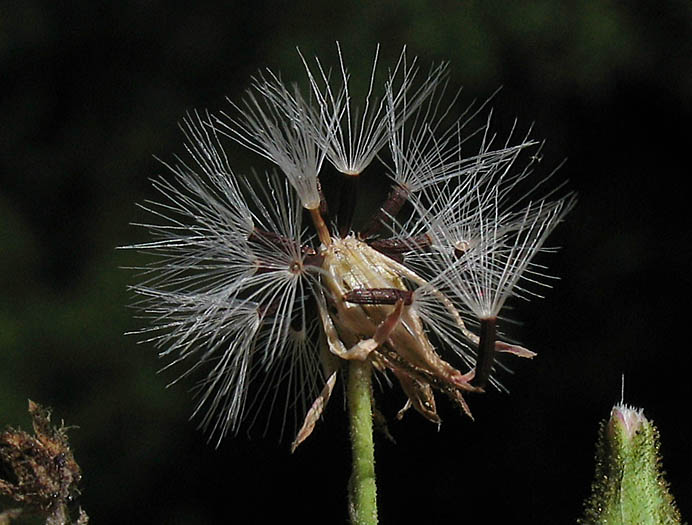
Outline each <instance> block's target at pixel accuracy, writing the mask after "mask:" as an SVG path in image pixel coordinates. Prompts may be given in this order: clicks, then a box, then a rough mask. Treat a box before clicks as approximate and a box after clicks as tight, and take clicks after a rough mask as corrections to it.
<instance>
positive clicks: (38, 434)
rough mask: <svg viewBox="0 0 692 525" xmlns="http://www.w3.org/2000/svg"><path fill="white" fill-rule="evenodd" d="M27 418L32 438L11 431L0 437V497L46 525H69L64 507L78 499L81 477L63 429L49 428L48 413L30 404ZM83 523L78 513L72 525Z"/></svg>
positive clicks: (13, 430)
mask: <svg viewBox="0 0 692 525" xmlns="http://www.w3.org/2000/svg"><path fill="white" fill-rule="evenodd" d="M29 414H30V415H31V418H32V423H33V427H34V435H30V434H28V433H26V432H23V431H21V430H15V429H14V428H11V427H8V428H7V429H6V430H5V431H4V432H3V433H2V434H0V495H3V496H7V497H9V498H11V499H13V500H14V501H16V502H17V503H20V504H22V505H23V506H24V511H25V512H33V513H39V514H42V515H45V517H46V525H59V524H67V523H71V522H72V521H71V520H70V517H69V512H68V506H69V505H70V504H71V503H72V502H74V501H75V499H76V497H77V496H78V495H79V489H78V488H77V485H78V484H79V481H80V480H81V478H82V473H81V470H80V468H79V465H77V463H76V462H75V459H74V455H73V453H72V450H71V449H70V446H69V443H68V440H67V427H65V426H64V424H62V423H61V425H60V427H54V426H52V425H51V423H50V415H51V414H50V410H49V409H47V408H44V407H42V406H41V405H39V404H37V403H34V402H33V401H31V400H29ZM0 516H2V515H0ZM11 517H15V516H14V515H13V516H8V519H9V518H11ZM87 522H88V518H87V515H86V513H84V511H82V510H81V509H79V516H78V517H77V518H76V520H75V523H78V524H86V523H87Z"/></svg>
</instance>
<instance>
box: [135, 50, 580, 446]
mask: <svg viewBox="0 0 692 525" xmlns="http://www.w3.org/2000/svg"><path fill="white" fill-rule="evenodd" d="M337 51H338V66H337V68H336V73H334V74H332V73H330V72H329V70H328V69H327V68H326V67H325V66H324V65H323V63H322V62H321V61H320V60H319V59H315V61H314V63H312V64H310V63H309V62H308V60H306V59H305V58H304V57H303V56H302V55H301V59H302V60H303V64H304V66H305V71H306V75H307V80H308V83H309V94H308V95H305V94H304V93H302V92H301V91H300V89H299V88H298V87H297V85H287V84H286V83H285V82H284V81H283V80H282V79H281V77H280V75H278V74H275V73H273V72H271V71H269V70H266V71H264V72H262V73H260V74H258V75H257V76H256V77H255V78H254V79H253V80H252V82H251V85H250V88H249V89H248V90H247V91H246V92H245V96H244V98H243V99H242V100H241V102H240V103H234V102H231V105H232V110H231V111H228V112H222V113H220V114H219V115H211V114H208V113H199V112H194V113H192V114H190V115H188V116H187V117H186V118H185V119H184V120H183V123H182V125H181V129H182V130H183V133H184V135H185V138H186V142H185V149H186V152H187V154H186V156H184V157H176V158H175V159H174V161H173V162H164V163H163V164H164V166H165V167H166V168H167V169H168V171H169V174H168V175H165V176H161V177H159V178H156V179H155V180H154V181H153V185H154V187H155V188H156V189H157V190H158V192H159V200H158V201H154V202H145V203H143V204H142V205H141V207H142V208H143V209H144V210H145V211H146V212H147V213H148V214H149V215H150V216H151V217H152V220H150V221H148V222H146V223H143V224H140V226H144V227H145V228H147V229H148V230H150V232H151V235H152V240H150V241H148V242H144V243H140V244H135V245H131V246H128V247H127V248H132V249H136V250H140V251H143V252H146V253H149V254H151V256H152V259H151V262H150V263H149V264H148V265H146V266H142V267H140V268H139V270H140V271H141V275H142V277H141V281H140V283H139V284H137V285H135V286H133V287H132V289H133V291H134V292H135V293H136V294H137V295H138V297H139V302H138V303H137V306H138V307H139V308H140V309H141V311H142V312H143V314H144V315H145V316H146V317H148V318H149V319H150V325H149V326H147V327H145V328H143V329H142V330H140V331H138V332H137V333H138V334H139V335H140V336H141V337H142V339H143V341H144V342H149V343H152V344H154V345H156V346H157V347H158V348H159V349H160V355H161V357H162V358H164V359H166V360H167V365H166V368H170V369H179V370H180V371H179V372H178V376H177V379H175V380H174V382H178V381H180V380H182V379H186V378H188V377H190V378H194V380H195V381H196V387H195V389H194V391H195V394H196V400H197V401H196V407H195V410H194V415H195V416H196V417H198V418H199V420H200V421H201V425H202V427H203V428H204V429H205V430H206V431H207V432H208V433H209V435H210V436H211V438H212V439H214V440H215V441H216V442H217V443H219V442H220V441H221V440H222V439H223V437H225V436H226V435H228V434H229V433H233V432H237V431H238V429H239V428H240V427H241V424H243V423H247V424H248V425H249V426H254V425H259V424H260V422H261V420H262V419H263V418H262V417H261V415H260V414H262V413H263V412H265V411H262V410H260V407H261V405H268V406H269V410H268V412H269V413H270V414H271V413H273V414H275V415H276V417H277V418H278V419H279V420H280V422H281V428H282V429H284V428H285V427H287V426H290V425H293V427H294V429H295V430H296V431H297V434H296V438H295V440H294V441H293V448H295V447H296V446H298V445H299V444H300V443H301V442H302V441H303V440H305V439H306V438H307V437H308V436H309V435H310V433H311V432H312V431H313V429H314V427H315V425H316V423H317V421H318V420H319V418H320V417H321V415H322V413H323V411H324V409H325V407H326V405H327V402H328V400H329V398H330V396H331V394H332V391H333V390H334V386H335V383H336V382H337V379H338V377H339V375H340V371H341V369H342V368H343V364H344V363H345V362H347V361H350V360H358V361H369V362H370V363H371V364H372V366H373V367H374V369H375V370H376V371H377V373H381V374H385V375H387V376H389V377H390V378H391V377H393V378H395V380H396V381H397V382H398V384H399V386H400V387H401V389H402V391H403V392H404V394H405V396H406V398H407V401H406V404H405V405H404V407H403V408H402V410H401V411H400V412H399V413H398V414H397V417H398V418H400V417H401V416H402V415H403V414H404V412H405V411H406V410H407V409H408V408H414V409H415V410H416V411H417V412H419V413H420V414H421V415H422V416H423V417H425V418H426V419H428V420H430V421H433V422H435V423H437V424H439V422H440V421H441V418H440V416H439V414H438V412H437V404H436V401H435V394H436V393H437V394H444V395H445V396H447V397H448V398H449V399H450V400H451V401H452V402H453V403H454V404H456V405H457V406H458V407H459V408H460V409H461V410H462V411H463V412H465V413H466V414H468V415H471V412H470V408H469V405H468V404H467V402H466V396H467V395H469V394H473V393H477V392H482V391H483V390H484V388H485V384H486V382H489V383H490V384H492V385H494V386H496V387H498V388H502V387H501V384H500V382H499V380H498V379H497V374H495V360H494V356H495V355H496V353H497V352H501V353H511V354H514V355H518V356H521V357H531V356H533V355H534V354H533V352H531V351H530V350H528V349H526V348H523V347H521V346H518V345H516V344H511V343H508V342H505V341H502V340H500V339H498V338H499V337H502V333H501V332H500V331H499V330H497V329H496V325H497V323H498V319H500V320H501V319H502V315H501V311H502V309H503V307H504V305H505V303H506V301H507V300H508V299H509V298H511V297H518V298H524V299H526V298H530V297H536V296H539V294H538V293H537V291H536V290H535V285H537V286H545V285H547V283H548V279H549V278H548V277H547V275H546V274H545V271H544V267H543V266H542V265H539V264H538V263H536V262H534V258H535V256H536V255H537V254H538V253H540V252H545V251H551V250H549V249H547V248H546V247H545V245H544V244H545V241H546V238H547V237H548V235H549V234H550V232H551V231H552V230H553V229H554V228H555V226H556V225H557V224H558V223H559V222H560V221H562V219H563V218H564V216H565V214H566V213H567V212H568V211H569V210H570V208H571V207H572V205H573V204H574V197H573V196H571V195H567V196H564V197H561V198H558V197H556V192H555V191H554V190H553V191H547V192H546V191H544V190H543V188H544V187H547V186H548V181H549V179H550V177H546V178H544V179H540V180H539V181H538V182H537V183H531V182H530V181H531V178H532V173H533V167H534V165H533V163H532V162H529V163H528V164H527V165H525V166H523V167H522V165H521V159H522V158H523V157H524V156H525V152H527V151H534V156H533V157H532V158H534V159H535V158H537V154H536V153H535V150H536V149H540V144H538V143H537V142H536V141H534V140H532V139H531V138H530V137H529V136H528V134H527V135H526V136H524V137H520V138H519V140H515V137H514V136H515V135H516V131H515V129H513V130H512V132H511V133H510V134H509V136H508V137H507V138H505V139H503V140H502V139H500V138H498V137H497V136H496V135H495V134H493V133H492V132H491V131H490V116H488V118H487V120H485V121H484V122H483V123H482V124H481V125H478V126H477V125H475V124H473V123H474V122H475V121H476V119H477V116H478V115H479V113H480V112H481V111H482V110H483V108H484V107H485V104H481V105H480V106H471V107H469V108H468V109H467V110H466V111H464V112H463V113H462V114H461V116H459V117H458V118H452V116H453V114H454V112H455V104H454V102H456V100H457V97H458V96H459V93H458V92H457V93H456V94H454V95H453V96H452V103H451V104H448V105H446V104H443V103H442V102H441V100H442V98H443V95H444V93H445V91H446V87H447V81H446V77H447V65H446V64H440V65H437V66H433V67H432V68H430V70H429V72H428V74H427V76H423V75H420V73H419V67H418V64H417V61H416V59H415V58H414V59H413V60H409V59H408V58H407V54H406V48H404V49H403V50H402V52H401V54H400V56H399V59H398V61H397V63H396V64H395V65H394V67H393V68H391V69H389V70H388V72H387V75H386V78H385V81H384V84H383V86H381V87H380V86H378V85H377V82H376V78H377V75H376V72H377V69H378V57H379V48H378V49H377V50H376V52H375V59H374V61H373V67H372V72H371V75H370V78H369V81H368V88H367V93H366V96H365V98H364V100H362V101H361V103H360V104H357V103H356V102H355V101H354V100H353V99H352V94H351V92H350V87H349V81H350V77H349V73H348V72H347V68H346V66H345V63H344V58H343V55H342V51H341V47H340V46H339V45H338V44H337ZM448 119H452V124H451V125H447V124H444V122H446V121H447V120H448ZM470 137H476V138H478V139H480V147H479V148H478V149H476V150H475V151H473V152H472V153H471V154H469V153H468V151H467V150H468V149H469V145H470V142H469V138H470ZM229 138H230V139H232V141H235V142H236V143H239V144H240V145H242V146H244V147H246V148H248V149H249V150H251V151H253V152H255V153H256V154H258V155H259V156H260V157H262V158H264V159H265V160H267V161H269V162H270V163H271V164H272V165H273V169H272V170H270V171H268V172H265V173H263V174H260V173H257V172H252V173H251V174H250V175H247V176H244V175H240V174H237V173H236V172H234V171H233V169H232V168H231V164H232V162H231V160H230V159H229V156H228V154H227V152H226V151H227V150H226V142H227V139H229ZM387 152H388V154H389V155H390V158H391V165H388V166H386V168H387V169H388V171H389V175H390V177H391V179H392V191H391V193H390V194H389V197H388V199H387V200H386V201H385V202H384V203H383V204H382V206H381V208H380V209H379V210H376V213H375V214H374V216H373V218H372V219H371V221H370V222H369V223H368V224H367V225H366V226H365V227H364V228H363V229H361V230H360V231H358V232H354V231H353V229H352V225H351V222H350V217H347V218H346V222H347V224H346V228H342V230H341V232H337V231H333V225H334V221H333V219H334V218H333V217H331V216H330V215H329V210H330V209H339V203H338V202H337V203H330V206H327V205H326V204H327V203H326V202H325V200H324V197H323V194H322V192H321V182H320V172H321V169H322V166H323V163H324V161H325V159H326V160H328V161H329V162H330V163H331V164H332V165H333V166H334V167H335V168H336V170H337V171H339V172H341V173H342V174H343V176H344V177H345V179H348V180H353V179H354V178H356V177H359V176H360V174H361V173H362V172H363V171H364V170H365V169H366V168H367V167H368V166H369V165H371V164H373V163H378V162H380V154H381V153H387ZM527 183H528V184H529V186H530V187H531V188H532V189H531V190H530V191H528V192H519V191H518V190H519V188H521V187H523V186H526V185H527ZM346 188H347V189H346V190H344V191H342V192H341V193H340V194H339V195H338V197H341V198H342V199H343V200H344V201H348V200H349V199H351V200H352V199H353V197H354V196H353V195H348V194H344V193H348V191H351V190H349V189H348V188H350V187H349V186H346ZM406 203H408V205H407V206H406V207H405V206H404V205H405V204H406ZM334 204H336V206H333V205H334ZM342 208H344V207H342ZM306 209H307V210H309V214H306V213H304V211H305V210H306ZM402 212H403V213H402ZM339 213H341V214H342V212H341V211H340V212H339ZM342 215H343V214H342ZM308 216H309V217H310V221H308V222H304V218H305V217H308ZM340 220H343V217H340Z"/></svg>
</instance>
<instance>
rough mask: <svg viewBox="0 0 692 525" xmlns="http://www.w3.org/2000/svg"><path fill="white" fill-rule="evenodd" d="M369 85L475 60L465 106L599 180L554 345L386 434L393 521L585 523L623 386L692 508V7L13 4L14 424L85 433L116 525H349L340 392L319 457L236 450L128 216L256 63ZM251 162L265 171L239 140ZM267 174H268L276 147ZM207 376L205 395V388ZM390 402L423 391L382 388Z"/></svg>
mask: <svg viewBox="0 0 692 525" xmlns="http://www.w3.org/2000/svg"><path fill="white" fill-rule="evenodd" d="M337 39H338V40H339V41H341V43H342V46H343V49H344V52H345V55H346V59H347V62H348V65H349V67H350V69H351V70H352V71H353V74H354V76H356V77H358V76H362V75H366V74H367V72H368V69H369V67H370V66H371V60H372V55H373V52H374V48H375V44H376V43H377V42H380V43H381V44H382V46H383V48H382V53H383V60H382V63H383V64H391V63H392V62H391V59H392V57H395V56H396V55H397V54H398V52H399V50H400V49H401V46H402V45H403V44H407V45H408V46H409V50H410V54H411V55H418V56H419V58H420V60H421V63H422V64H423V65H424V66H427V64H430V63H431V62H438V61H440V60H449V61H450V63H451V69H452V84H453V85H455V86H456V85H463V86H464V92H463V95H462V98H461V103H460V108H463V106H465V105H466V104H467V103H469V102H470V101H471V100H473V99H474V98H479V99H481V100H482V99H484V98H485V97H487V96H488V95H489V94H490V93H491V92H493V91H494V90H495V89H496V88H497V87H498V86H503V89H502V91H501V93H500V94H499V95H498V96H497V97H496V98H495V99H494V100H493V103H492V106H493V107H494V108H495V122H496V123H497V125H498V126H499V127H500V129H502V128H504V129H507V128H508V127H509V126H511V124H512V122H513V119H514V118H515V117H517V118H518V119H519V122H520V123H521V124H522V125H525V126H527V127H528V126H529V125H530V124H531V123H534V133H533V136H535V137H537V138H545V139H546V140H547V143H546V146H545V148H544V161H543V163H542V165H541V169H544V170H545V172H546V173H547V172H548V171H550V169H552V168H553V167H554V166H556V165H557V164H558V163H559V162H560V161H561V160H563V159H564V158H565V157H566V158H567V159H568V160H567V163H566V164H565V166H564V167H563V168H562V169H561V170H560V172H559V174H558V175H557V177H559V178H560V180H563V179H569V180H570V183H569V184H570V188H572V189H574V190H576V191H577V192H578V193H579V203H578V206H577V208H576V209H575V210H574V211H573V212H572V213H571V214H570V216H569V217H568V219H567V221H566V223H565V224H563V225H561V226H560V227H559V228H558V230H557V231H556V232H555V234H554V236H553V238H552V244H553V245H555V244H557V245H560V246H562V247H563V249H562V250H561V251H560V252H559V253H558V254H557V255H555V256H553V257H551V258H550V261H549V263H550V268H551V272H552V273H553V274H555V275H559V276H560V277H561V280H560V281H558V282H557V283H556V284H555V287H554V289H553V290H551V291H549V292H548V293H547V297H546V299H544V300H542V301H536V302H532V303H529V304H524V305H521V308H519V309H517V310H516V311H515V312H513V313H512V316H513V317H514V318H516V319H518V320H520V321H522V322H523V324H522V325H521V326H517V327H513V328H512V329H511V332H512V334H513V335H514V336H515V337H517V338H518V339H519V340H521V341H522V342H523V343H524V344H526V346H528V347H530V348H532V349H534V350H536V351H537V352H538V353H539V356H538V358H537V359H535V360H534V361H533V362H520V363H517V364H516V365H515V366H514V369H515V372H516V373H515V374H514V375H511V376H506V377H505V378H504V383H505V384H506V385H507V386H508V388H509V389H510V390H511V392H512V393H511V394H510V395H504V394H499V393H496V392H493V393H491V394H489V395H487V396H484V397H482V398H481V397H479V398H474V399H472V400H471V402H472V409H473V411H474V415H475V417H476V421H475V423H474V422H471V421H469V420H468V419H466V418H464V417H461V416H459V415H457V414H456V411H455V409H454V408H453V407H451V406H450V405H449V404H447V403H441V408H440V410H441V412H442V417H443V419H444V424H443V425H442V428H441V430H440V431H439V432H438V431H437V429H436V428H435V426H434V425H431V424H429V423H427V422H425V421H423V420H422V418H420V417H418V416H417V415H416V414H413V413H411V414H410V415H409V416H408V417H406V418H405V419H404V420H403V421H402V422H392V423H391V426H390V430H391V431H392V433H393V434H394V435H395V437H396V439H397V442H398V444H397V445H392V444H390V443H388V442H387V441H385V440H384V439H382V438H381V437H378V438H377V443H376V446H377V450H376V454H377V456H376V457H377V472H378V481H379V505H380V516H381V522H382V523H448V522H459V523H461V522H477V521H479V520H483V521H484V522H486V523H500V522H503V521H505V520H512V521H516V520H520V521H522V522H523V521H526V522H531V523H546V524H547V523H550V524H554V523H574V521H575V519H576V518H577V516H578V515H579V513H580V509H581V505H582V500H583V499H584V498H585V496H586V495H587V493H588V490H589V484H590V482H591V477H592V473H593V452H594V440H595V436H596V431H597V427H598V422H599V420H601V419H603V418H605V417H606V416H607V415H608V413H609V410H610V408H611V406H612V404H613V403H614V402H616V401H618V400H619V399H620V388H621V375H622V374H625V377H626V384H625V401H626V402H628V403H631V404H633V405H636V406H641V407H644V409H645V413H646V414H647V415H648V416H650V417H651V418H652V419H653V420H654V421H655V422H656V423H657V425H658V426H659V429H660V431H661V433H662V437H663V444H662V452H663V456H664V467H665V469H666V471H667V474H668V479H669V481H670V482H671V484H672V487H673V492H674V494H675V496H676V498H677V500H678V503H679V506H680V508H681V511H682V513H683V517H686V518H687V519H690V518H689V517H690V516H691V515H692V503H691V502H692V498H691V496H692V474H691V472H692V452H691V451H690V445H689V443H690V442H691V441H692V425H690V423H689V421H690V415H689V398H690V394H691V393H692V387H690V383H691V381H690V378H689V374H690V369H689V367H688V366H687V362H688V355H689V353H690V346H689V342H688V340H689V337H690V336H689V318H688V315H687V302H688V300H689V298H690V294H689V291H690V267H689V262H690V257H689V252H690V250H689V240H690V236H689V227H688V220H687V216H688V214H687V209H688V206H689V204H688V203H689V198H688V192H689V190H688V187H687V184H686V182H687V179H689V177H690V168H689V150H690V145H691V144H690V141H691V138H692V133H691V132H690V128H691V124H692V118H691V117H692V102H691V101H692V3H691V2H689V1H683V0H680V1H665V2H649V1H644V0H638V1H637V0H631V1H628V2H574V1H565V2H553V1H537V2H497V1H484V2H468V1H438V2H424V1H415V0H409V1H400V2H393V3H385V2H382V3H380V2H362V3H361V2H336V3H332V2H329V3H328V2H308V1H295V0H294V1H291V2H264V1H254V2H247V3H244V2H226V3H220V2H198V3H196V5H194V6H193V5H187V4H185V3H178V2H160V1H159V2H157V1H149V2H114V3H112V5H111V3H101V2H84V1H82V2H71V3H65V4H63V3H61V2H39V1H34V0H23V1H21V2H13V1H10V2H4V3H3V4H2V6H0V190H1V191H0V293H1V294H2V295H1V297H2V299H1V301H0V426H3V425H4V424H13V425H21V426H22V427H28V426H29V420H28V416H27V415H26V400H27V398H31V399H34V400H36V401H39V402H41V403H44V404H47V405H51V406H53V407H54V408H55V417H56V419H57V420H60V419H61V418H62V419H64V420H65V422H66V423H67V424H70V425H76V426H78V427H79V428H75V429H73V430H72V431H71V436H72V442H73V444H74V448H75V451H76V455H77V459H78V461H79V462H80V464H81V466H82V467H83V470H84V482H83V496H82V504H83V506H84V507H85V508H86V510H87V511H88V512H89V514H90V515H91V516H92V519H93V521H92V522H93V523H97V524H108V523H122V522H123V521H127V522H130V523H180V524H183V523H185V524H193V523H215V522H221V521H223V522H238V523H282V522H284V521H285V522H288V521H289V520H290V521H293V520H296V521H299V522H301V523H344V522H345V521H346V519H347V518H346V500H345V485H346V482H347V479H348V475H349V469H350V467H349V448H348V446H349V445H348V440H347V433H346V422H345V413H344V411H343V409H342V398H341V397H340V393H338V394H337V395H336V397H335V399H333V400H332V402H331V404H330V406H329V408H328V411H327V415H326V419H325V420H324V421H323V422H322V423H320V425H319V426H318V428H317V430H316V432H315V434H314V435H313V436H312V437H311V438H310V440H309V441H308V442H306V443H305V444H304V445H303V446H302V447H301V448H300V449H299V450H298V451H297V452H296V453H295V454H294V455H290V454H289V451H288V443H287V442H282V443H279V442H277V438H276V436H275V435H272V434H270V435H269V436H268V437H267V438H262V437H261V436H253V438H252V439H248V438H247V436H245V435H242V434H241V435H240V436H238V437H236V438H232V439H227V440H226V441H225V442H224V443H223V444H222V446H221V447H220V448H219V449H218V450H215V449H214V448H213V447H212V446H210V445H207V444H206V443H205V441H206V439H205V436H204V435H203V434H202V433H200V432H198V431H196V430H195V425H194V423H190V422H188V421H187V418H188V416H189V414H190V413H191V410H192V401H191V399H190V397H189V395H188V393H187V392H186V389H185V387H184V386H177V387H174V388H171V389H168V390H166V389H165V388H164V387H165V385H166V383H167V382H168V381H170V380H171V379H172V377H171V376H170V375H169V376H167V375H166V374H159V375H157V374H156V371H157V370H158V368H159V367H160V364H161V363H159V362H158V361H157V358H156V355H155V350H154V349H153V348H152V347H150V346H147V345H139V346H138V345H136V340H135V339H134V338H132V337H125V336H123V333H124V332H126V331H128V330H132V329H135V328H138V327H139V326H140V324H139V323H140V321H138V320H136V319H133V311H132V310H130V309H128V308H127V306H126V305H128V304H130V303H132V297H131V296H130V293H129V292H128V291H127V290H126V286H127V284H131V283H133V282H134V281H136V278H135V277H134V276H133V275H132V273H131V272H128V271H126V270H122V269H120V268H121V267H124V266H132V265H136V264H141V263H142V261H143V259H142V257H141V256H140V255H138V254H136V253H134V252H129V251H116V250H115V249H114V247H115V246H119V245H124V244H129V243H132V242H135V241H138V240H143V239H145V238H146V233H145V232H143V231H139V230H138V229H136V228H134V227H132V226H129V223H130V222H132V221H138V220H142V218H143V215H142V213H141V212H139V211H138V209H137V208H136V207H135V204H134V203H135V202H140V201H142V200H143V199H145V198H147V197H152V196H153V192H152V190H151V189H150V187H149V182H148V178H149V177H151V176H153V175H156V174H159V173H163V169H162V167H161V165H160V164H158V163H157V161H156V160H155V159H154V158H153V155H157V156H159V157H162V158H164V159H170V158H171V157H172V155H173V154H174V153H176V152H178V153H180V152H182V147H181V144H182V138H181V135H180V133H179V131H178V129H177V127H176V122H177V121H179V120H180V119H181V118H182V117H183V116H184V114H185V112H186V111H188V110H191V109H194V108H200V109H204V108H208V109H209V110H211V111H216V110H218V109H221V108H225V107H226V106H225V101H224V97H226V96H229V97H231V98H232V99H234V100H237V99H238V98H239V96H240V95H241V92H242V90H243V89H245V87H247V84H248V82H249V77H250V76H251V75H252V74H253V73H255V72H256V71H257V69H258V68H260V67H264V66H269V67H271V68H273V69H274V70H281V71H282V73H283V76H284V78H286V79H295V78H298V77H300V76H302V72H301V64H300V62H299V60H298V57H297V54H296V52H295V47H296V46H300V48H301V50H302V51H303V52H304V54H305V55H307V56H314V55H317V56H319V57H321V58H322V59H323V61H325V62H326V63H329V64H335V58H336V53H335V47H334V41H335V40H337ZM231 150H232V151H233V152H234V154H236V153H237V162H235V163H234V165H236V166H237V170H238V171H239V172H247V170H248V169H249V164H248V159H251V157H250V156H249V155H247V154H246V153H245V152H241V151H239V150H238V149H237V148H236V149H232V148H231ZM253 162H255V161H254V160H253ZM188 386H190V385H188ZM378 399H379V400H381V401H382V404H383V408H384V410H385V411H388V412H387V413H388V414H390V415H391V414H393V412H394V411H395V410H396V409H397V408H398V406H399V403H401V401H402V398H401V394H400V393H399V392H398V391H397V390H391V391H390V390H385V391H384V392H379V393H378Z"/></svg>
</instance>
